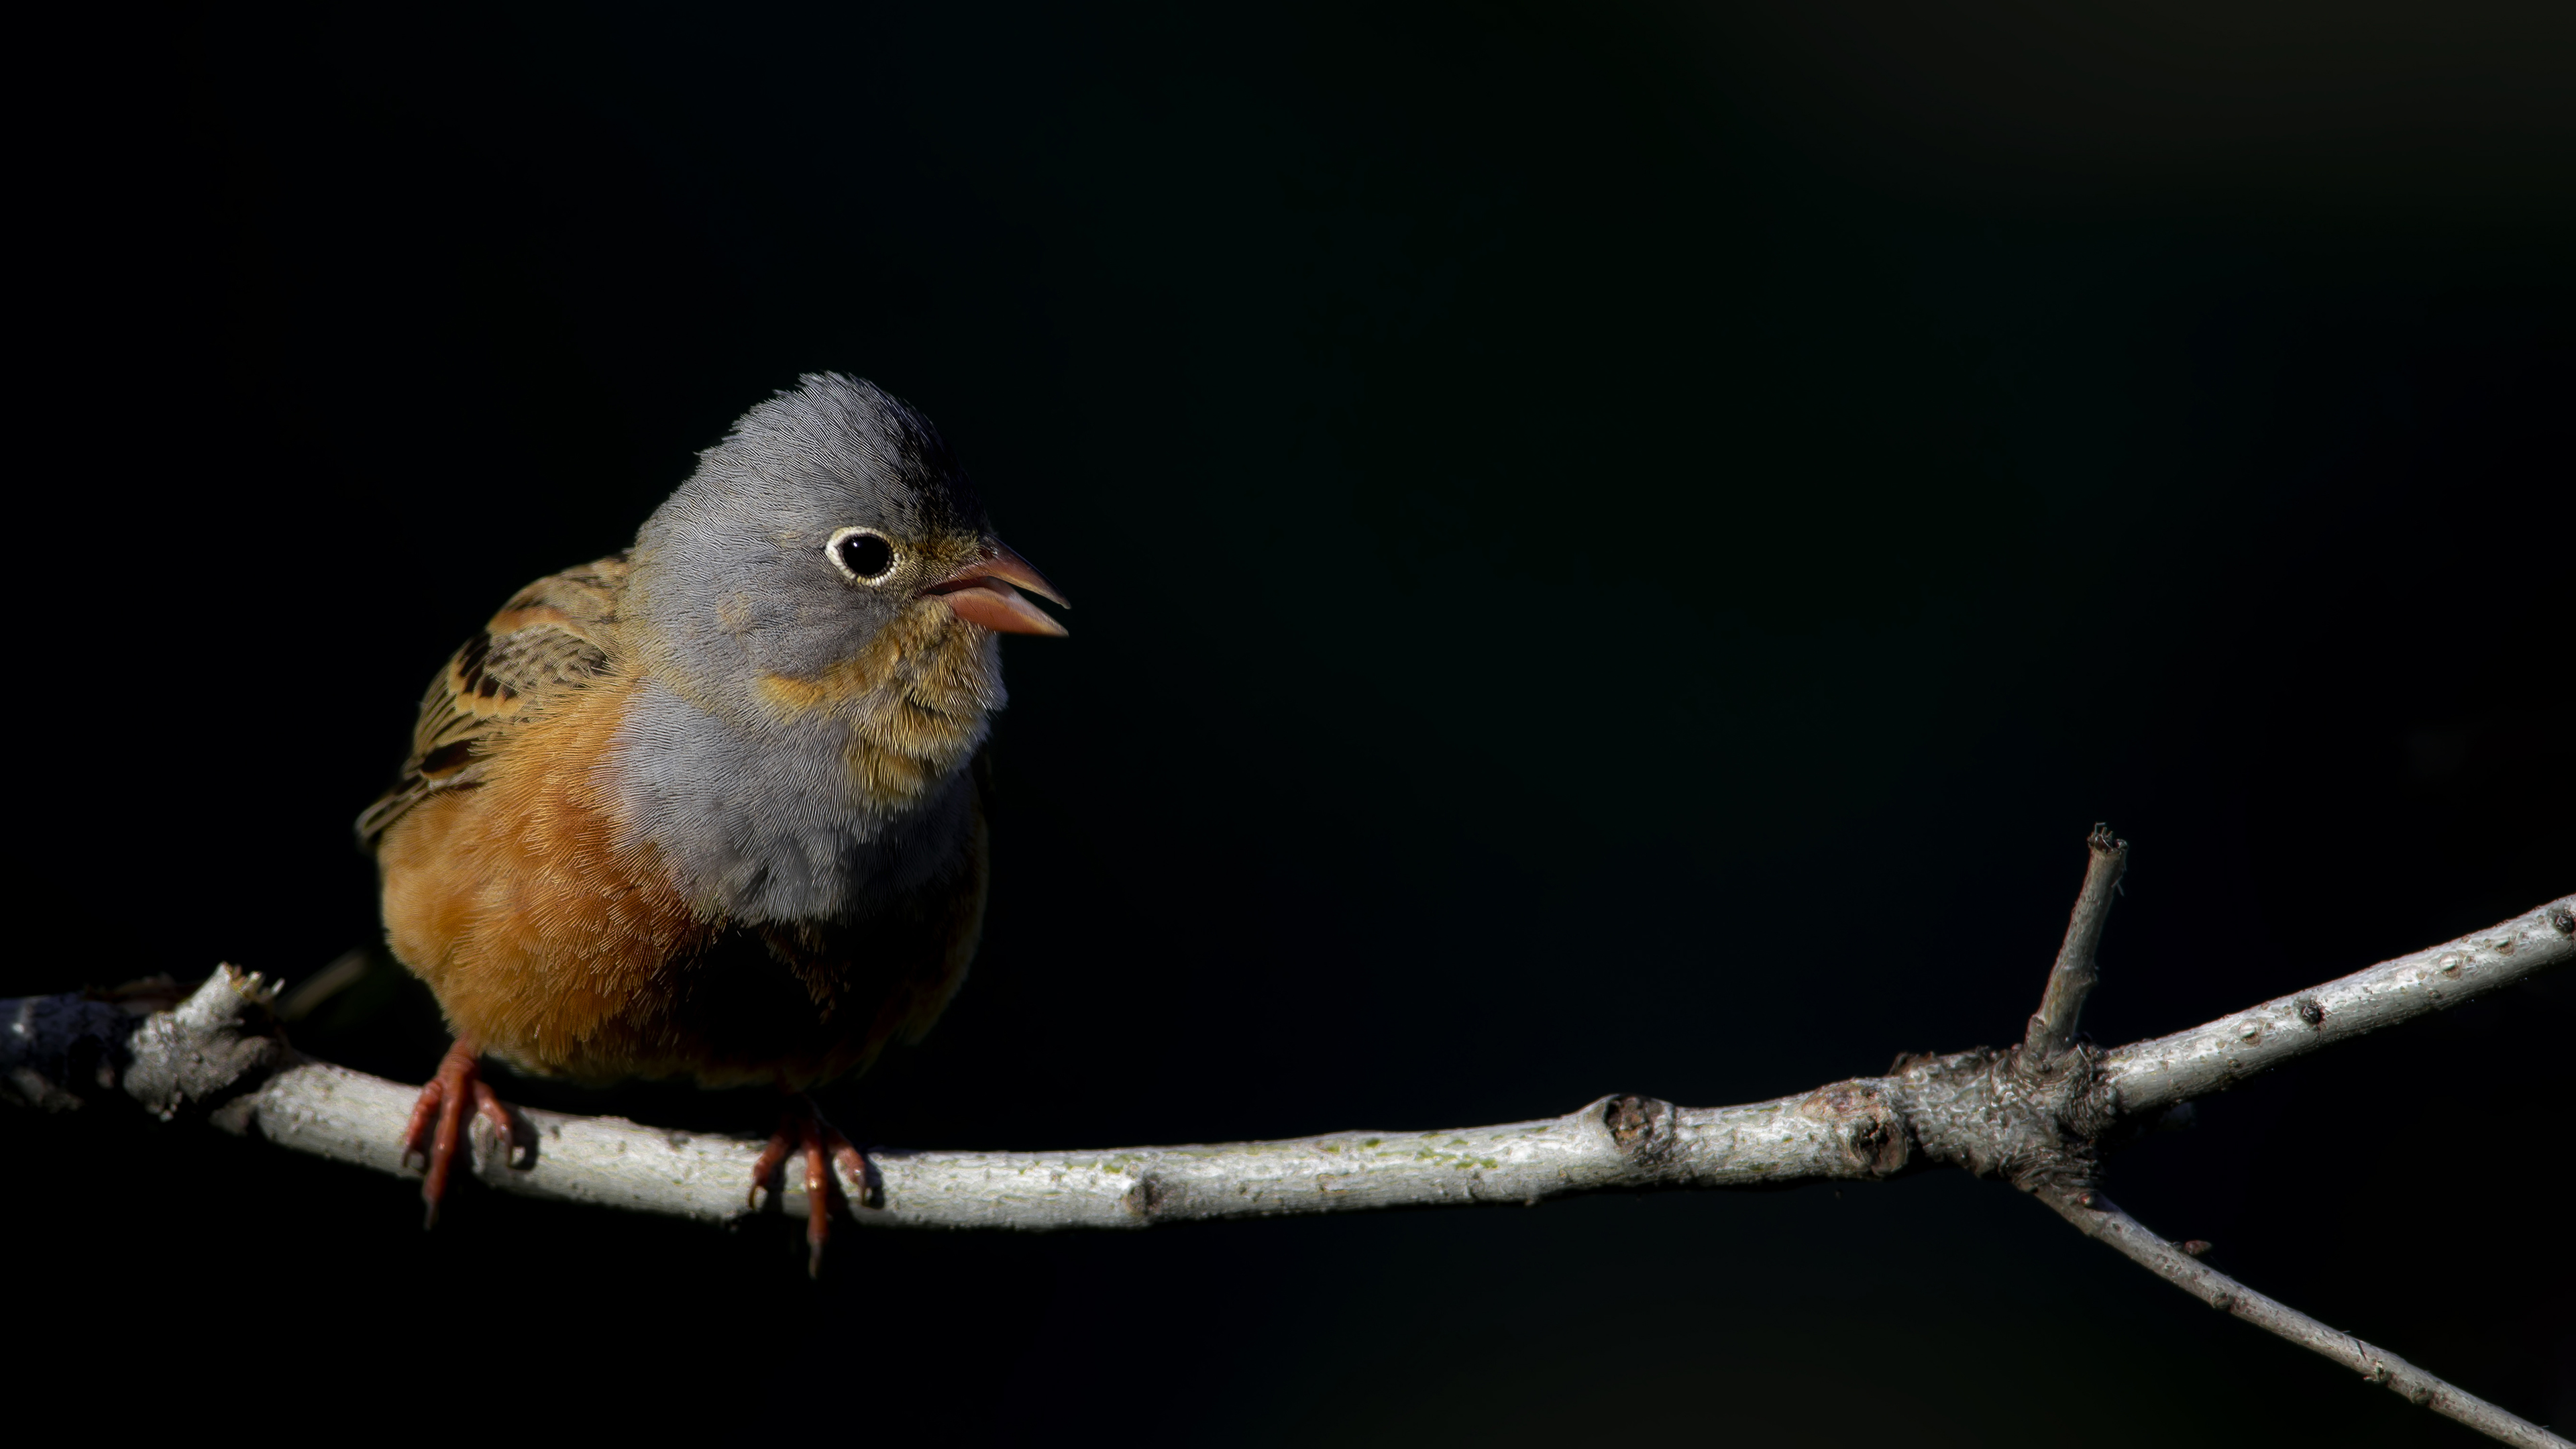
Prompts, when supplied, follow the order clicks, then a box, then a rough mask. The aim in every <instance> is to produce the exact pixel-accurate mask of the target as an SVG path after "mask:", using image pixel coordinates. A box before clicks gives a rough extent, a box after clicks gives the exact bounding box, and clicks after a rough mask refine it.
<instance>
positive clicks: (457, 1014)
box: [357, 373, 1066, 1274]
mask: <svg viewBox="0 0 2576 1449" xmlns="http://www.w3.org/2000/svg"><path fill="white" fill-rule="evenodd" d="M1024 591H1025V592H1024ZM1032 594H1033V595H1036V596H1037V597H1040V598H1044V599H1046V600H1048V601H1050V602H1052V603H1054V604H1057V605H1058V606H1066V601H1065V598H1064V596H1063V595H1062V594H1061V593H1060V592H1058V591H1057V590H1056V589H1055V588H1054V586H1053V585H1051V584H1049V583H1048V582H1047V580H1046V578H1045V577H1044V576H1043V575H1041V574H1040V573H1039V572H1038V571H1037V570H1036V569H1035V568H1034V567H1032V566H1031V565H1030V564H1029V563H1028V561H1027V560H1025V559H1023V558H1021V557H1020V555H1019V554H1017V553H1016V552H1014V551H1012V550H1011V549H1010V548H1009V547H1008V546H1006V545H1005V544H1004V543H1003V542H1002V541H1001V539H1000V538H999V537H998V536H997V535H996V534H995V533H994V531H993V528H992V524H991V521H990V519H989V518H988V517H987V516H986V513H985V510H984V507H983V505H982V503H981V502H980V501H979V499H978V497H977V495H976V492H975V490H974V488H973V486H972V484H971V483H970V481H969V479H968V477H967V474H966V472H965V470H964V469H963V468H962V467H961V466H959V464H958V462H957V460H956V457H955V455H954V453H953V452H952V451H951V450H950V448H949V446H948V444H947V443H946V441H945V440H943V439H942V438H941V436H940V434H939V432H938V430H937V429H936V428H934V427H933V426H932V425H931V423H930V421H929V419H927V418H926V417H924V416H923V415H922V414H921V413H920V412H919V411H918V410H916V409H915V408H913V407H912V406H911V405H909V404H907V403H905V402H903V401H901V400H900V399H898V398H896V397H894V396H893V395H891V394H889V393H887V392H886V391H884V390H883V389H881V388H879V387H877V386H876V385H875V384H873V383H870V382H867V381H864V380H862V379H859V378H856V377H851V376H848V375H845V374H841V373H808V374H805V375H803V376H801V377H800V378H799V379H798V380H797V385H796V386H795V387H793V388H790V389H786V390H783V391H780V392H778V393H776V394H774V395H773V396H771V397H769V398H768V399H766V400H764V401H762V402H760V403H758V404H757V405H755V406H753V407H752V408H751V409H750V410H749V411H748V412H746V413H744V414H743V415H742V417H741V418H739V419H738V420H736V421H735V423H734V424H733V426H732V427H731V428H730V429H729V430H728V431H727V432H726V434H725V435H724V437H723V438H722V439H721V441H719V442H717V443H716V444H715V445H714V446H712V447H710V448H708V449H706V450H705V451H703V452H701V453H700V454H699V455H698V461H697V466H696V468H695V469H694V470H693V471H692V472H691V473H690V475H689V476H688V478H687V479H686V480H685V481H684V482H682V483H681V484H680V486H679V488H678V489H677V490H676V491H675V492H673V493H672V494H671V495H670V497H669V498H668V499H667V500H665V501H664V502H663V503H662V505H661V506H660V507H659V508H657V509H655V510H654V512H653V513H652V515H651V516H650V517H648V518H647V519H646V520H645V521H644V524H643V526H642V528H641V529H640V530H638V532H637V533H636V535H635V539H634V542H633V544H632V545H631V546H630V547H629V548H627V549H625V550H624V551H622V552H618V553H613V554H610V555H608V556H606V557H604V558H600V559H597V560H595V561H593V562H591V563H587V564H583V565H581V566H579V567H576V568H571V569H567V570H565V571H564V572H561V573H558V574H553V575H550V576H548V577H546V578H542V579H539V580H537V581H536V582H535V583H532V584H530V585H528V586H527V587H526V588H524V589H522V590H520V591H519V592H518V593H517V594H516V595H515V596H513V597H512V598H511V599H510V600H509V602H508V603H506V604H505V605H503V606H502V608H501V610H500V612H498V613H496V614H494V615H493V616H492V618H491V620H490V621H489V622H488V623H486V624H485V625H484V626H483V630H482V632H481V633H479V634H476V635H474V636H473V637H472V638H470V639H468V640H467V641H466V642H465V644H464V645H463V647H461V648H459V649H458V650H457V651H456V653H455V654H454V656H453V657H451V658H450V659H449V660H448V662H447V665H446V667H445V668H444V669H442V670H441V671H439V673H438V674H437V675H436V676H435V677H433V678H432V680H431V682H430V686H429V690H428V693H427V695H426V696H425V697H424V698H423V699H422V701H421V707H420V716H419V721H418V723H417V725H416V727H415V729H414V731H413V735H412V745H411V752H410V755H409V757H408V758H407V759H406V760H405V761H404V763H403V765H402V768H401V769H400V770H399V771H398V772H397V774H396V777H395V780H394V783H393V784H392V786H391V787H390V788H388V789H387V790H386V792H385V793H384V795H383V796H382V797H381V798H380V799H378V800H377V801H376V802H375V803H374V804H373V805H371V806H369V807H368V808H367V809H366V811H365V812H364V813H362V814H361V815H360V816H359V819H358V822H357V831H358V837H359V840H360V842H361V845H362V847H363V848H365V849H367V850H370V851H372V853H373V854H374V857H375V860H376V864H377V868H378V878H379V886H380V891H381V904H382V909H383V919H384V927H385V937H386V942H387V945H388V946H389V947H390V949H391V952H392V954H393V956H394V958H395V959H396V960H398V961H399V962H401V964H402V965H403V966H404V968H405V969H407V970H408V971H410V972H411V973H412V974H413V975H415V976H417V977H419V978H420V979H421V980H422V981H423V982H425V983H427V984H428V986H429V989H430V991H431V992H432V993H433V994H434V995H435V996H436V997H437V999H438V1004H439V1008H440V1010H441V1012H442V1013H443V1014H444V1016H445V1017H446V1020H447V1024H448V1026H449V1029H450V1030H451V1031H452V1032H453V1033H454V1037H455V1042H454V1045H453V1046H452V1047H450V1049H449V1050H448V1052H447V1055H446V1057H445V1058H444V1059H443V1060H442V1061H441V1062H440V1064H439V1068H438V1071H437V1073H436V1074H435V1075H434V1076H432V1077H431V1078H430V1080H429V1082H428V1083H427V1084H426V1085H425V1086H424V1087H423V1088H422V1089H421V1093H420V1096H419V1098H418V1100H417V1102H416V1103H415V1105H414V1108H413V1111H412V1113H411V1118H410V1121H409V1123H408V1124H407V1126H406V1128H405V1131H404V1141H403V1156H404V1159H405V1160H406V1161H409V1160H410V1159H411V1158H412V1157H413V1156H415V1155H417V1156H418V1157H420V1159H421V1160H422V1169H423V1182H422V1190H421V1191H422V1197H423V1199H424V1201H425V1203H426V1208H425V1210H424V1222H425V1223H426V1224H435V1223H436V1221H437V1218H438V1210H439V1204H440V1201H441V1199H442V1198H443V1196H444V1195H445V1193H446V1190H447V1186H448V1176H449V1170H450V1164H451V1162H452V1161H453V1159H454V1156H455V1152H456V1147H457V1145H458V1139H459V1136H460V1133H461V1132H462V1130H463V1128H464V1125H465V1121H466V1119H467V1116H468V1114H469V1113H471V1114H479V1115H481V1116H482V1117H484V1118H486V1119H487V1120H489V1121H490V1122H491V1124H492V1125H493V1127H494V1128H495V1129H496V1131H497V1132H499V1133H500V1134H501V1135H502V1140H504V1141H515V1134H514V1133H513V1131H512V1125H513V1124H512V1117H511V1114H510V1111H509V1109H508V1107H507V1106H506V1105H505V1104H504V1103H502V1102H501V1101H500V1099H499V1097H498V1096H497V1094H496V1093H495V1092H494V1091H493V1089H492V1088H491V1086H490V1085H489V1084H488V1083H486V1082H485V1081H484V1080H483V1077H482V1060H483V1059H484V1058H486V1057H491V1058H497V1059H498V1060H500V1061H502V1062H505V1063H507V1064H508V1065H510V1066H511V1067H513V1068H515V1069H517V1070H520V1071H523V1072H530V1073H535V1074H538V1075H542V1076H549V1077H564V1078H570V1079H573V1080H574V1081H576V1082H578V1083H582V1084H594V1085H595V1084H606V1083H609V1082H615V1081H619V1080H625V1079H630V1078H664V1079H672V1078H676V1079H685V1080H693V1081H694V1082H695V1083H696V1084H697V1085H699V1086H701V1087H707V1088H722V1087H733V1086H742V1085H748V1084H760V1085H769V1086H774V1087H776V1088H777V1089H778V1090H780V1091H781V1092H782V1093H783V1094H784V1096H783V1098H782V1101H783V1103H784V1106H783V1107H782V1111H781V1115H780V1118H779V1126H778V1129H777V1131H776V1132H774V1133H773V1134H772V1135H771V1137H770V1139H769V1142H768V1144H767V1145H766V1146H765V1147H764V1148H763V1150H762V1152H761V1154H760V1157H759V1159H758V1161H757V1163H756V1164H755V1167H754V1170H753V1181H752V1183H751V1186H750V1189H749V1197H748V1201H749V1202H751V1203H755V1204H756V1202H757V1200H758V1194H759V1192H760V1189H761V1187H762V1186H763V1185H764V1184H765V1183H766V1182H768V1181H769V1180H770V1179H771V1177H772V1176H773V1175H774V1174H775V1173H777V1172H778V1171H779V1170H780V1168H781V1167H782V1165H783V1164H784V1163H785V1162H786V1161H787V1160H788V1159H789V1158H790V1157H792V1156H796V1155H799V1154H801V1155H802V1157H803V1166H804V1175H805V1182H806V1187H807V1193H806V1196H807V1205H808V1213H809V1217H808V1222H807V1231H806V1238H807V1243H808V1267H809V1271H812V1272H815V1273H818V1274H819V1272H820V1271H821V1265H822V1253H823V1244H824V1242H825V1239H826V1237H827V1235H828V1230H829V1200H830V1199H831V1197H832V1196H833V1189H834V1188H836V1187H837V1188H838V1189H839V1191H840V1192H841V1194H842V1195H843V1196H844V1197H845V1199H846V1200H851V1201H863V1200H864V1195H865V1187H864V1183H865V1172H866V1163H865V1160H864V1156H863V1154H861V1153H859V1152H858V1150H857V1149H856V1148H855V1147H853V1146H852V1145H851V1143H850V1141H849V1139H848V1138H846V1137H845V1136H843V1135H842V1134H841V1133H840V1132H839V1131H838V1130H837V1129H836V1128H834V1127H832V1126H831V1124H829V1123H828V1122H826V1121H824V1120H823V1118H822V1116H821V1113H820V1112H819V1110H817V1109H816V1108H815V1107H814V1106H813V1103H812V1100H811V1098H810V1097H808V1096H806V1095H805V1093H806V1092H807V1091H809V1090H810V1089H811V1088H813V1087H816V1086H819V1085H821V1084H823V1083H825V1082H829V1081H831V1080H833V1079H835V1078H839V1077H845V1076H848V1075H850V1074H853V1073H856V1072H859V1071H862V1070H864V1069H865V1068H866V1067H867V1066H868V1065H869V1063H870V1062H872V1061H873V1060H874V1059H875V1058H876V1057H877V1055H878V1054H879V1052H880V1051H881V1050H883V1049H884V1048H885V1047H886V1046H887V1045H888V1044H889V1043H890V1042H893V1041H896V1040H917V1039H918V1038H919V1037H920V1036H921V1035H922V1034H923V1033H925V1032H927V1031H928V1030H929V1029H930V1027H931V1024H932V1023H933V1022H935V1021H936V1020H937V1019H938V1018H939V1016H940V1013H941V1012H942V1011H943V1010H944V1009H945V1008H946V1006H947V1005H948V1002H949V1000H950V998H951V997H952V996H954V995H955V993H956V991H957V989H958V987H959V985H960V983H961V982H962V981H963V979H964V977H965V974H966V970H967V966H968V963H969V962H970V961H971V960H972V959H973V957H974V954H975V948H976V943H977V940H978V938H979V936H980V935H981V932H982V928H983V918H984V910H985V900H986V896H987V893H988V878H989V853H990V846H989V832H988V829H987V824H986V819H985V809H984V792H985V789H986V785H985V771H984V770H983V768H982V766H981V761H982V759H983V752H984V748H985V744H986V741H987V739H988V737H989V735H990V733H991V720H992V716H993V714H994V713H995V712H996V711H998V710H1000V709H1001V708H1002V707H1003V705H1004V703H1005V702H1006V699H1007V696H1006V694H1005V692H1004V690H1003V687H1002V673H1001V651H1000V641H999V636H1001V635H1003V634H1027V635H1042V636H1043V635H1056V636H1060V635H1063V634H1065V633H1066V630H1065V627H1064V626H1063V625H1062V624H1061V623H1059V622H1057V620H1056V619H1055V618H1053V617H1052V616H1051V615H1049V614H1048V613H1047V612H1046V611H1045V610H1043V609H1041V608H1039V607H1038V606H1037V605H1036V604H1034V603H1032V602H1031V601H1030V599H1029V598H1028V597H1027V595H1032ZM835 1168H837V1169H838V1171H839V1174H840V1176H841V1177H842V1178H843V1179H846V1181H844V1182H840V1183H835V1182H834V1181H833V1180H832V1174H833V1171H834V1169H835Z"/></svg>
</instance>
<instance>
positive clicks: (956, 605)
mask: <svg viewBox="0 0 2576 1449" xmlns="http://www.w3.org/2000/svg"><path fill="white" fill-rule="evenodd" d="M1014 585H1017V586H1018V587H1017V588H1014V587H1013V586H1014ZM1020 589H1026V590H1028V591H1029V592H1030V593H1032V594H1035V595H1037V596H1038V597H1039V598H1041V599H1046V600H1048V601H1050V602H1052V603H1054V604H1056V605H1057V606H1058V607H1061V608H1067V609H1070V608H1072V607H1073V605H1071V604H1068V603H1066V602H1065V599H1064V595H1062V594H1059V593H1057V592H1056V591H1055V585H1053V584H1050V583H1048V582H1047V581H1046V575H1044V574H1042V573H1039V572H1038V571H1037V570H1036V569H1034V568H1031V567H1030V566H1029V561H1028V560H1027V559H1024V558H1022V557H1020V556H1019V555H1018V554H1016V553H1013V552H1011V550H1010V547H1009V546H1008V545H1006V544H1004V543H1003V542H1002V541H1001V540H1000V539H998V538H988V539H985V540H984V553H983V557H981V558H978V559H976V560H975V561H974V562H973V563H970V564H968V565H966V566H965V567H964V568H961V569H959V570H957V571H956V572H955V573H952V574H950V575H949V576H948V577H946V578H944V579H941V580H940V581H939V582H937V583H935V584H932V585H931V586H930V587H929V588H926V589H923V590H922V593H924V594H937V595H938V596H939V597H941V598H943V599H946V600H947V601H948V607H949V608H950V609H951V610H952V611H954V612H955V613H956V615H957V617H958V618H960V619H963V620H965V621H966V622H967V623H969V624H980V625H982V626H983V627H985V628H987V629H990V630H992V631H993V632H994V633H996V634H1054V635H1058V636H1061V635H1063V634H1064V633H1065V627H1064V626H1063V625H1062V624H1059V623H1057V622H1056V621H1055V620H1054V619H1052V618H1050V617H1048V615H1047V612H1046V611H1045V610H1044V609H1041V608H1039V607H1038V606H1037V605H1035V604H1032V603H1030V602H1029V601H1028V600H1027V599H1025V598H1022V597H1021V596H1020V593H1019V590H1020Z"/></svg>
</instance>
